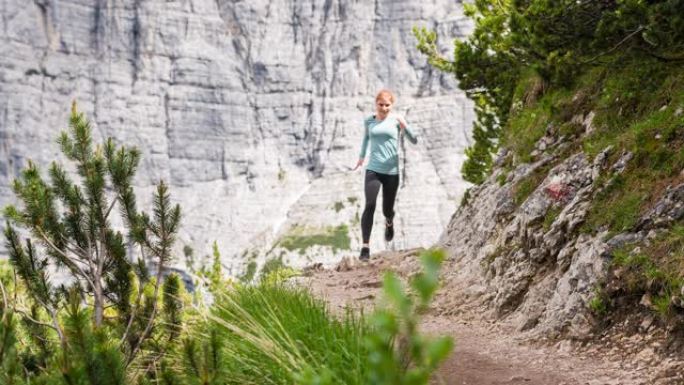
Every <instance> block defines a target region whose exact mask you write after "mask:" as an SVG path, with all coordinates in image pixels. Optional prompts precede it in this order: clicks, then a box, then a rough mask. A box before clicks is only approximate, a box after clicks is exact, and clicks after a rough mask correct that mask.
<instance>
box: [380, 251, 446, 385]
mask: <svg viewBox="0 0 684 385" xmlns="http://www.w3.org/2000/svg"><path fill="white" fill-rule="evenodd" d="M443 260H444V252H443V251H441V250H429V251H426V252H425V253H423V254H422V255H421V262H422V265H423V271H422V272H421V273H419V274H417V275H416V276H415V277H414V278H413V279H412V280H411V282H410V286H411V289H412V293H407V292H406V290H405V289H404V288H403V285H402V283H401V281H400V280H399V279H398V278H397V277H396V275H394V274H393V273H391V272H388V273H386V274H385V277H384V280H383V291H384V294H385V297H386V299H387V302H388V303H387V306H386V307H384V308H381V309H379V310H377V311H376V312H375V314H373V316H372V318H371V325H372V326H373V333H372V334H370V335H369V336H368V338H367V346H368V349H369V356H368V360H369V365H370V371H369V383H371V384H376V385H401V384H407V385H408V384H410V385H421V384H428V383H429V381H430V377H431V376H432V373H433V372H434V371H435V370H436V369H437V367H438V366H439V364H440V363H441V362H442V361H444V360H445V359H446V358H447V357H448V355H449V353H450V352H451V350H452V349H453V341H452V340H451V338H449V337H437V338H428V337H426V336H424V335H421V334H420V333H419V332H418V325H419V323H420V315H421V314H422V313H424V312H425V311H426V310H427V309H428V307H429V304H430V302H431V300H432V297H433V296H434V294H435V292H436V290H437V289H438V287H439V270H440V265H441V263H442V261H443Z"/></svg>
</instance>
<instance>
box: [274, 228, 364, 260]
mask: <svg viewBox="0 0 684 385" xmlns="http://www.w3.org/2000/svg"><path fill="white" fill-rule="evenodd" d="M278 244H279V245H280V246H282V247H283V248H285V249H287V250H288V251H293V250H298V251H299V253H300V254H304V253H305V252H306V250H307V249H308V248H310V247H312V246H315V245H320V246H329V247H331V248H332V249H333V252H336V251H337V250H350V249H351V240H350V239H349V228H348V227H347V225H344V224H343V225H339V226H336V227H332V226H330V227H326V228H324V229H319V228H307V227H303V226H296V227H294V228H293V229H291V230H290V232H289V233H288V234H286V235H285V236H284V237H283V238H281V239H280V241H279V242H278Z"/></svg>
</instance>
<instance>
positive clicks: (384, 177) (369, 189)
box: [361, 170, 399, 244]
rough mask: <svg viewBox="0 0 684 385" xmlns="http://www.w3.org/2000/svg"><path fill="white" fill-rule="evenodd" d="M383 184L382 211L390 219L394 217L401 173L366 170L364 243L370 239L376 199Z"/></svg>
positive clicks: (362, 228)
mask: <svg viewBox="0 0 684 385" xmlns="http://www.w3.org/2000/svg"><path fill="white" fill-rule="evenodd" d="M381 185H382V213H383V214H384V215H385V218H387V219H388V220H389V221H392V219H393V218H394V199H395V198H396V197H397V189H398V188H399V175H388V174H380V173H379V172H375V171H371V170H366V181H365V184H364V192H365V194H366V208H365V209H364V210H363V215H362V216H361V235H362V237H363V243H364V244H366V243H368V241H369V240H370V234H371V229H372V228H373V214H374V213H375V201H376V200H377V198H378V192H379V191H380V186H381Z"/></svg>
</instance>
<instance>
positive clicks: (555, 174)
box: [438, 114, 684, 338]
mask: <svg viewBox="0 0 684 385" xmlns="http://www.w3.org/2000/svg"><path fill="white" fill-rule="evenodd" d="M589 116H592V114H589ZM580 118H581V119H580ZM578 121H584V125H585V128H586V129H587V130H588V131H590V130H591V118H589V119H586V117H578ZM576 151H577V146H576V145H575V144H574V143H572V141H571V140H567V139H566V138H565V137H563V136H560V137H559V135H554V133H552V132H547V135H546V136H544V137H542V138H541V139H540V140H539V141H538V142H537V144H536V148H535V150H534V152H533V154H532V155H533V157H534V158H533V159H535V161H534V162H533V163H522V164H519V165H517V166H516V167H514V168H511V167H510V164H511V162H510V161H511V157H512V156H513V154H508V153H506V152H505V151H502V152H501V153H500V154H499V156H498V159H497V161H496V167H495V169H494V172H493V173H492V175H490V177H489V178H488V179H487V180H486V181H485V182H484V183H483V184H482V185H480V186H477V187H475V188H473V189H472V190H471V191H470V192H469V193H468V195H469V197H470V198H469V199H468V201H467V203H465V204H464V205H462V206H461V207H460V208H459V210H458V211H457V212H456V213H455V214H454V216H453V217H452V219H451V221H450V223H449V225H448V227H447V229H446V230H445V232H444V234H442V237H441V239H440V241H439V242H438V244H439V245H441V246H443V247H445V248H446V249H447V250H448V251H449V255H450V257H451V261H450V263H451V264H450V267H449V269H448V272H447V273H446V274H447V275H448V278H447V282H449V285H457V286H459V287H460V288H463V289H464V292H463V293H464V297H463V298H461V299H462V300H464V301H466V302H472V303H476V304H484V305H485V308H486V309H489V313H490V315H491V316H492V317H494V318H509V319H510V320H512V321H513V322H514V323H515V324H517V326H518V328H519V329H520V330H521V331H529V332H530V333H540V334H543V335H545V336H550V337H558V336H565V337H573V338H584V337H587V336H588V335H589V334H590V333H591V331H592V326H593V322H592V321H593V320H592V315H591V312H590V311H589V306H588V304H589V302H590V300H591V299H592V298H594V296H596V295H597V290H598V289H599V287H600V283H601V282H606V281H609V280H610V279H619V277H614V276H613V273H612V272H611V271H610V269H609V263H608V262H609V260H610V257H611V252H612V250H614V249H616V248H618V247H621V246H623V245H625V244H626V243H628V242H629V243H633V242H637V243H638V242H646V243H648V240H649V239H654V238H655V237H656V236H657V235H658V234H660V233H662V230H665V229H668V228H670V227H672V225H673V224H674V223H676V221H678V220H681V219H682V218H684V184H681V183H679V184H675V185H671V186H669V187H668V188H667V189H666V190H665V191H664V193H663V194H662V196H660V198H659V199H658V200H657V201H656V202H655V204H654V205H653V208H652V209H651V210H649V211H648V212H646V213H643V215H642V216H641V218H640V220H639V221H638V223H637V225H636V226H635V228H634V229H633V230H631V231H630V232H624V233H618V234H614V233H610V232H609V231H607V230H606V231H603V232H599V233H598V234H594V235H593V234H590V233H586V232H583V231H582V230H581V229H580V225H581V224H582V223H583V222H584V221H585V219H586V218H587V214H588V210H589V209H590V207H591V203H592V202H591V201H592V199H593V197H595V196H596V195H597V194H599V193H600V192H601V190H602V189H605V188H607V187H608V186H609V183H610V182H611V180H613V179H614V177H615V176H617V175H618V174H621V173H623V172H624V170H625V167H626V165H627V164H628V162H629V161H630V160H631V159H632V154H631V153H629V152H626V153H622V154H619V155H618V156H617V157H615V158H617V159H618V160H617V161H615V162H614V163H611V162H609V161H608V158H609V155H610V154H611V152H612V151H614V150H613V147H607V148H606V149H604V150H603V151H602V152H601V153H600V154H599V155H598V156H596V157H595V158H594V159H591V160H590V159H589V158H588V157H587V156H586V155H585V154H584V153H583V152H576ZM523 180H527V181H530V180H532V181H534V180H536V181H537V182H538V183H536V184H534V185H532V186H533V188H532V189H531V191H530V192H529V195H521V194H520V189H519V186H520V182H521V181H523ZM516 188H517V190H516ZM682 306H684V304H682Z"/></svg>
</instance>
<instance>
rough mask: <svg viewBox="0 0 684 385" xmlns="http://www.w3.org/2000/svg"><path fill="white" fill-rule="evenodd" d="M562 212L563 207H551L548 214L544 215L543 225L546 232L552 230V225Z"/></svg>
mask: <svg viewBox="0 0 684 385" xmlns="http://www.w3.org/2000/svg"><path fill="white" fill-rule="evenodd" d="M561 211H563V207H558V206H551V207H549V209H548V210H547V211H546V214H544V222H543V223H542V227H543V229H544V231H549V229H551V225H552V224H553V222H554V221H555V220H556V218H558V214H560V213H561Z"/></svg>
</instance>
